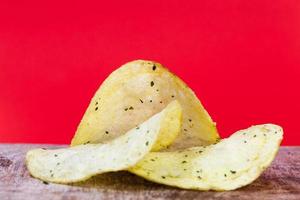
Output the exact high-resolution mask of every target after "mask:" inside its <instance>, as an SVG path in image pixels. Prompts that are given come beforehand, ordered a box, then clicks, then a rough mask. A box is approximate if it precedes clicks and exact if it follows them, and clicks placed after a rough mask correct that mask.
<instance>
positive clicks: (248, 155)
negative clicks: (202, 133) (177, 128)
mask: <svg viewBox="0 0 300 200" xmlns="http://www.w3.org/2000/svg"><path fill="white" fill-rule="evenodd" d="M282 135H283V131H282V129H281V127H279V126H277V125H272V124H265V125H257V126H252V127H250V128H248V129H245V130H241V131H238V132H236V133H234V134H233V135H232V136H230V137H229V138H227V139H223V140H222V141H220V142H219V143H217V144H214V145H210V146H206V147H193V148H189V149H186V150H183V151H175V152H150V153H149V154H147V156H145V157H144V158H143V160H142V161H140V162H138V163H137V164H136V165H135V166H134V167H132V168H130V169H129V171H130V172H132V173H134V174H137V175H139V176H142V177H144V178H146V179H148V180H150V181H154V182H157V183H161V184H165V185H170V186H176V187H179V188H186V189H197V190H221V191H222V190H233V189H236V188H239V187H242V186H245V185H247V184H249V183H251V182H253V181H254V180H255V179H256V178H257V177H258V176H259V175H260V174H261V173H262V172H263V171H264V169H266V167H268V166H269V165H270V164H271V162H272V160H273V159H274V157H275V155H276V153H277V151H278V149H279V145H280V142H281V140H282ZM245 141H246V142H245Z"/></svg>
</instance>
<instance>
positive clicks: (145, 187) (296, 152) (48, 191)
mask: <svg viewBox="0 0 300 200" xmlns="http://www.w3.org/2000/svg"><path fill="white" fill-rule="evenodd" d="M38 147H45V148H56V147H63V146H57V145H56V146H54V145H42V144H41V145H31V144H0V199H1V200H10V199H16V200H18V199H22V200H23V199H33V200H35V199H53V200H56V199H63V200H77V199H78V200H85V199H89V200H90V199H91V200H93V199H108V200H110V199H145V200H146V199H155V200H160V199H172V200H175V199H221V200H227V199H228V200H232V199H242V200H243V199H251V200H253V199H260V200H269V199H282V200H287V199H295V200H296V199H297V200H299V199H300V147H282V148H281V149H280V151H279V153H278V155H277V157H276V159H275V161H274V162H273V163H272V166H271V167H269V168H268V169H267V170H266V171H265V172H264V173H263V175H262V176H261V177H260V178H259V179H257V180H256V181H255V182H254V183H252V184H251V185H248V186H246V187H243V188H241V189H238V190H235V191H230V192H201V191H192V190H180V189H177V188H172V187H168V186H163V185H158V184H155V183H151V182H148V181H146V180H144V179H142V178H139V177H137V176H135V175H132V174H129V173H127V172H118V173H109V174H104V175H98V176H95V177H93V178H91V179H90V180H88V181H86V182H82V183H78V184H72V185H59V184H52V183H49V184H45V183H43V182H42V181H40V180H37V179H34V178H32V177H30V175H29V173H28V171H27V169H26V166H25V162H24V157H25V154H26V152H27V151H28V150H29V149H32V148H38Z"/></svg>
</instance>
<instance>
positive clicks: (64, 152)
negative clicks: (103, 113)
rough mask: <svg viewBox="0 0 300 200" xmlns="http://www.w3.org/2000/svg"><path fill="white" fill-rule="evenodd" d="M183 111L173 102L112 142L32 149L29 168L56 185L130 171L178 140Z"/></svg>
mask: <svg viewBox="0 0 300 200" xmlns="http://www.w3.org/2000/svg"><path fill="white" fill-rule="evenodd" d="M181 112H182V111H181V106H180V104H179V103H178V102H177V101H173V102H171V103H170V104H169V105H168V106H167V107H166V108H165V109H164V110H163V111H161V112H160V113H158V114H155V115H154V116H152V117H151V118H150V119H148V120H147V121H145V122H144V123H142V124H140V125H138V126H137V127H135V128H133V129H132V130H130V131H128V132H127V133H126V134H124V135H122V136H120V137H118V138H116V139H114V140H112V141H110V142H108V143H105V144H101V143H100V144H85V145H84V144H83V145H78V146H76V147H70V148H64V149H55V150H44V149H34V150H30V151H29V152H28V153H27V155H26V163H27V168H28V170H29V172H30V173H31V175H33V176H34V177H36V178H39V179H42V180H44V181H49V182H56V183H71V182H78V181H83V180H86V179H88V178H89V177H91V176H93V175H96V174H101V173H104V172H111V171H119V170H124V169H127V168H128V167H132V166H133V165H135V164H136V163H137V162H138V161H139V160H141V159H142V158H143V157H144V156H145V155H146V154H147V153H149V152H150V150H151V149H152V148H155V149H159V148H160V147H161V146H162V145H159V143H160V141H164V143H163V144H164V145H168V143H171V142H172V141H173V140H174V139H175V138H176V135H177V134H178V132H179V130H180V124H181ZM166 124H168V125H169V126H174V128H173V129H172V130H173V131H174V132H173V134H174V135H175V137H174V136H173V137H167V138H166V137H164V132H163V131H164V130H162V131H161V128H162V126H163V125H166ZM168 134H169V135H171V133H168ZM155 143H156V144H157V146H155Z"/></svg>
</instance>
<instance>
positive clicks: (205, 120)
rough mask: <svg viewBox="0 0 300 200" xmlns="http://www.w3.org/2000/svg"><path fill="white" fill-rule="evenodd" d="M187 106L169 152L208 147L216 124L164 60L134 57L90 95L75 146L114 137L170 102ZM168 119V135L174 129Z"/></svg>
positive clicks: (166, 129) (213, 136)
mask: <svg viewBox="0 0 300 200" xmlns="http://www.w3.org/2000/svg"><path fill="white" fill-rule="evenodd" d="M175 99H176V100H178V101H179V103H180V104H181V106H182V109H183V117H182V118H183V123H182V128H181V131H180V134H179V135H178V138H177V139H176V140H175V141H174V144H172V145H171V146H170V148H169V150H172V149H173V150H174V149H183V148H187V147H192V146H199V145H208V144H212V143H214V142H216V141H217V140H218V138H219V135H218V132H217V129H216V126H215V123H214V122H213V121H212V119H211V118H210V116H209V114H208V113H207V112H206V110H205V109H204V107H203V106H202V104H201V102H200V101H199V100H198V98H197V97H196V95H195V94H194V92H193V91H192V90H191V89H190V88H189V87H188V86H187V85H186V84H185V83H184V82H183V81H182V80H180V79H179V78H178V77H177V76H176V75H174V74H172V73H171V72H169V71H168V70H167V69H166V68H164V67H163V66H162V65H161V64H159V63H156V62H152V61H145V60H136V61H132V62H129V63H126V64H125V65H123V66H121V67H120V68H118V69H117V70H116V71H114V72H113V73H111V75H110V76H109V77H108V78H107V79H106V80H105V81H104V82H103V84H102V85H101V86H100V88H99V89H98V91H97V92H96V93H95V95H94V97H93V98H92V100H91V102H90V105H89V106H88V108H87V110H86V112H85V114H84V116H83V118H82V120H81V122H80V124H79V126H78V129H77V131H76V134H75V136H74V137H73V139H72V143H71V145H72V146H76V145H80V144H84V143H86V142H90V143H99V142H104V141H110V140H112V139H114V138H117V137H119V136H120V135H122V134H124V133H126V132H127V131H128V130H130V129H132V128H134V127H136V126H137V125H138V124H140V123H141V122H143V121H144V120H146V119H147V118H149V117H150V116H152V115H153V114H154V113H157V112H159V111H160V110H161V109H163V108H164V107H165V106H166V105H168V103H170V102H171V101H172V100H175ZM172 128H173V127H172V126H169V124H167V123H165V124H164V125H163V127H162V129H163V130H164V132H165V134H168V132H173V131H172Z"/></svg>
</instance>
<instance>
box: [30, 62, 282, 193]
mask: <svg viewBox="0 0 300 200" xmlns="http://www.w3.org/2000/svg"><path fill="white" fill-rule="evenodd" d="M282 136H283V131H282V128H281V127H280V126H277V125H273V124H264V125H257V126H252V127H250V128H248V129H245V130H241V131H238V132H236V133H234V134H232V135H231V136H230V137H229V138H227V139H223V140H221V141H219V135H218V132H217V129H216V126H215V123H214V122H213V121H212V119H211V118H210V116H209V115H208V113H207V112H206V110H205V109H204V108H203V106H202V104H201V103H200V101H199V100H198V98H197V97H196V96H195V94H194V93H193V91H192V90H191V89H190V88H188V86H187V85H186V84H185V83H184V82H183V81H182V80H180V79H179V78H178V77H176V76H175V75H174V74H172V73H171V72H169V71H168V70H167V69H166V68H164V67H163V66H161V65H160V64H159V63H156V62H152V61H144V60H137V61H133V62H129V63H127V64H125V65H123V66H121V67H120V68H119V69H117V70H116V71H114V72H113V73H112V74H111V75H110V76H109V77H108V78H107V79H106V80H105V81H104V83H103V84H102V85H101V86H100V88H99V89H98V90H97V92H96V94H95V95H94V97H93V98H92V100H91V102H90V105H89V106H88V108H87V111H86V113H85V114H84V116H83V119H82V121H81V122H80V124H79V126H78V129H77V131H76V133H75V136H74V137H73V139H72V143H71V147H70V148H64V149H57V150H44V149H35V150H31V151H29V152H28V153H27V156H26V164H27V167H28V169H29V171H30V173H31V175H33V176H34V177H36V178H39V179H42V180H44V181H49V182H55V183H71V182H78V181H83V180H86V179H88V178H89V177H91V176H93V175H96V174H101V173H105V172H112V171H120V170H128V171H130V172H131V173H134V174H136V175H138V176H141V177H144V178H145V179H148V180H150V181H154V182H157V183H161V184H165V185H170V186H175V187H179V188H185V189H197V190H217V191H223V190H233V189H236V188H239V187H242V186H244V185H247V184H249V183H251V182H252V181H254V180H255V179H256V178H257V177H258V176H259V175H260V174H261V173H262V172H263V170H264V169H265V168H266V167H268V166H269V165H270V164H271V162H272V160H273V159H274V157H275V155H276V152H277V151H278V149H279V145H280V142H281V140H282ZM158 151H160V152H158Z"/></svg>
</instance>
